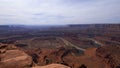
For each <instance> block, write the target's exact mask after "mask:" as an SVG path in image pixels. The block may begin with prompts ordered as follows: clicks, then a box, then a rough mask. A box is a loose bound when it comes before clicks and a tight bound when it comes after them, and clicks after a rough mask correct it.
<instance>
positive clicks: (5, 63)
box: [0, 44, 32, 68]
mask: <svg viewBox="0 0 120 68" xmlns="http://www.w3.org/2000/svg"><path fill="white" fill-rule="evenodd" d="M30 66H32V58H31V57H30V56H29V55H27V54H26V53H25V52H23V51H21V50H19V49H17V48H16V47H15V46H14V45H7V44H0V68H26V67H30Z"/></svg>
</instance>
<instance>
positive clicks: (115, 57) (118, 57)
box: [96, 45, 120, 68]
mask: <svg viewBox="0 0 120 68" xmlns="http://www.w3.org/2000/svg"><path fill="white" fill-rule="evenodd" d="M96 55H97V56H99V57H101V58H102V59H103V60H104V61H105V62H106V63H107V64H109V65H110V67H111V68H120V46H119V45H106V46H102V47H100V48H98V49H97V50H96Z"/></svg>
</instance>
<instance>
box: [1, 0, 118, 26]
mask: <svg viewBox="0 0 120 68" xmlns="http://www.w3.org/2000/svg"><path fill="white" fill-rule="evenodd" d="M96 23H99V24H102V23H120V0H0V25H7V24H9V25H10V24H22V25H23V24H24V25H64V24H96Z"/></svg>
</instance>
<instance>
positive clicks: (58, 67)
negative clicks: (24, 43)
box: [32, 64, 70, 68]
mask: <svg viewBox="0 0 120 68" xmlns="http://www.w3.org/2000/svg"><path fill="white" fill-rule="evenodd" d="M32 68H70V67H68V66H65V65H61V64H50V65H46V66H37V67H32Z"/></svg>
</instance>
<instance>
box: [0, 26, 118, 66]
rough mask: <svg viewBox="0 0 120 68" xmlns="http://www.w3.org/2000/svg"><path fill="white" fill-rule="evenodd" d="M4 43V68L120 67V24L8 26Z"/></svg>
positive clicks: (0, 57)
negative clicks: (48, 66)
mask: <svg viewBox="0 0 120 68" xmlns="http://www.w3.org/2000/svg"><path fill="white" fill-rule="evenodd" d="M0 43H1V44H0V63H1V64H0V68H26V67H28V68H29V67H36V66H37V67H38V68H41V66H44V65H49V64H53V65H54V64H62V65H65V66H68V67H71V68H82V67H86V68H119V67H120V62H119V61H120V59H119V57H120V55H119V52H120V24H97V25H94V24H92V25H69V26H59V27H54V26H52V27H40V26H39V27H38V26H37V27H36V26H7V25H4V26H0ZM16 52H18V53H19V54H18V55H17V53H16ZM12 54H15V55H14V56H13V55H12ZM27 57H28V58H27ZM11 60H14V61H11ZM21 60H22V61H23V62H24V63H23V62H22V61H21ZM11 63H18V64H16V65H14V64H11ZM19 64H20V65H19ZM58 66H59V65H58ZM58 68H60V67H58ZM65 68H67V67H65Z"/></svg>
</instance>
